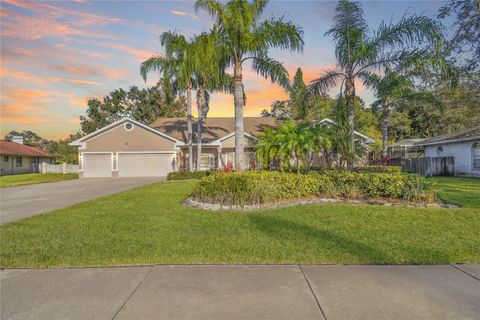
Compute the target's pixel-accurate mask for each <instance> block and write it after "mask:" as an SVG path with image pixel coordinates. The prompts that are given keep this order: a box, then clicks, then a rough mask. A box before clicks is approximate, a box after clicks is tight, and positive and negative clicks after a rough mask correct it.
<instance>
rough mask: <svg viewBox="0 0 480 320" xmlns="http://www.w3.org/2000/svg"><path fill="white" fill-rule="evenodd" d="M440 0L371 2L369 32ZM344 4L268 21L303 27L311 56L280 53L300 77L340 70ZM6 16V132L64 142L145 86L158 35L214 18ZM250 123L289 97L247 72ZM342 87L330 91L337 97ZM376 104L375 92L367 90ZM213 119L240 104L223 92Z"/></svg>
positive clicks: (10, 12)
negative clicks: (120, 95) (103, 104)
mask: <svg viewBox="0 0 480 320" xmlns="http://www.w3.org/2000/svg"><path fill="white" fill-rule="evenodd" d="M443 4H444V2H440V1H425V2H420V1H412V2H407V1H381V2H376V1H369V2H364V3H363V8H364V10H365V13H366V18H367V20H368V23H369V25H370V26H373V27H376V26H378V24H379V23H380V22H381V21H382V20H387V21H389V20H391V19H393V21H396V20H398V19H399V18H400V17H401V16H402V15H403V14H405V12H407V13H420V12H421V13H424V14H425V15H428V16H435V15H436V12H437V10H438V8H440V7H441V6H442V5H443ZM335 5H336V3H335V2H324V1H272V2H271V3H270V4H269V6H268V7H267V10H266V12H265V13H264V17H265V18H269V17H271V16H275V17H281V16H284V18H285V19H287V20H291V21H293V22H294V23H295V24H298V25H299V26H301V27H302V28H303V30H304V36H305V37H304V39H305V49H304V52H303V54H301V53H290V52H285V51H271V55H272V56H273V57H275V58H276V59H278V60H279V61H281V62H283V63H284V64H285V66H286V67H287V69H288V70H289V72H290V75H291V76H292V77H293V73H294V72H295V69H296V68H297V67H299V66H300V67H302V69H303V71H304V75H305V79H306V80H307V81H310V80H312V79H313V78H315V77H317V76H318V75H319V74H321V72H322V71H323V70H325V68H334V67H335V58H334V48H333V44H332V42H331V39H329V38H327V37H325V36H324V33H325V31H326V30H327V29H328V28H329V26H330V25H331V24H332V18H333V16H334V8H335ZM0 9H1V22H0V28H1V69H0V75H1V135H2V137H3V135H5V134H6V133H7V132H9V131H10V130H12V129H15V130H25V129H26V130H32V131H34V132H36V133H38V134H40V135H41V136H42V137H44V138H49V139H58V138H64V137H66V136H67V135H68V134H69V133H72V132H74V131H76V130H78V129H79V116H80V115H82V114H83V113H84V112H85V109H86V101H87V100H88V99H89V98H93V97H96V98H102V97H103V96H104V95H105V94H107V93H108V92H110V91H112V90H114V89H116V88H126V89H127V88H128V87H129V86H131V85H137V86H139V87H145V86H149V85H152V84H153V83H155V82H156V81H157V80H158V75H157V74H151V75H150V77H149V79H148V80H149V81H148V82H147V83H144V82H143V80H142V79H141V77H140V75H139V65H140V63H141V62H142V61H143V60H145V59H147V58H148V57H150V56H151V55H153V54H160V53H162V47H161V45H160V43H159V42H158V36H159V35H160V34H161V33H162V32H164V31H168V30H172V31H177V32H180V33H183V34H186V35H193V34H195V33H200V32H202V31H207V30H208V29H209V28H210V26H211V24H212V20H211V19H210V17H208V16H207V15H206V14H204V13H199V14H198V15H197V14H195V11H194V9H193V2H191V1H177V2H166V1H120V2H113V1H89V0H78V1H68V2H67V1H48V2H47V1H45V2H43V1H42V2H40V1H37V2H29V1H18V0H3V1H1V4H0ZM244 82H245V89H246V94H247V99H248V101H247V106H246V109H245V115H246V116H255V115H259V112H260V110H262V109H264V108H268V107H269V106H270V104H271V103H272V102H273V101H274V100H277V99H282V98H284V97H286V94H285V93H284V92H283V90H282V89H281V88H280V87H279V86H277V85H272V84H270V83H269V82H268V81H266V80H264V79H262V78H261V77H260V76H257V75H255V74H254V73H253V72H251V70H249V68H245V74H244ZM337 91H338V90H333V91H332V92H331V93H332V95H335V94H336V93H337ZM357 93H358V95H359V96H361V97H363V98H364V99H365V100H366V101H367V102H371V101H372V94H371V92H369V91H368V90H366V89H364V88H362V87H361V86H360V87H358V88H357ZM210 110H211V111H210V113H209V116H211V117H214V116H233V98H232V97H231V96H229V95H222V94H215V95H214V96H213V97H212V101H211V107H210Z"/></svg>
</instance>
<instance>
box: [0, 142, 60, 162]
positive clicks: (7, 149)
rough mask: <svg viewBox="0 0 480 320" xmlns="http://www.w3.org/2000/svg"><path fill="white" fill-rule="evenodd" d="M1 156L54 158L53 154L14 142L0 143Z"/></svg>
mask: <svg viewBox="0 0 480 320" xmlns="http://www.w3.org/2000/svg"><path fill="white" fill-rule="evenodd" d="M0 154H2V155H11V156H29V157H45V158H54V157H55V156H54V155H52V154H51V153H48V152H46V151H43V150H42V149H39V148H35V147H32V146H26V145H23V144H20V143H16V142H12V141H3V140H1V141H0Z"/></svg>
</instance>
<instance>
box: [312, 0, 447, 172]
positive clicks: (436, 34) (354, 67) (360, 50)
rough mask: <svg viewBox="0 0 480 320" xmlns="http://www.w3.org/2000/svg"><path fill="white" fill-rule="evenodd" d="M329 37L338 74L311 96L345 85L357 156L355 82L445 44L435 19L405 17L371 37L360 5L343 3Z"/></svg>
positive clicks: (326, 77) (315, 85) (318, 83)
mask: <svg viewBox="0 0 480 320" xmlns="http://www.w3.org/2000/svg"><path fill="white" fill-rule="evenodd" d="M326 35H329V36H332V38H333V40H334V42H335V56H336V59H337V66H338V70H328V71H327V72H325V74H323V75H322V76H321V77H319V78H318V79H315V80H313V81H312V83H311V85H310V92H311V93H312V94H317V95H318V94H319V93H325V92H326V90H327V89H328V88H330V87H332V86H335V85H337V84H338V83H340V84H341V91H342V90H343V94H344V96H345V99H346V103H347V124H348V127H347V141H346V146H347V148H348V149H349V150H350V151H348V152H349V153H350V154H352V155H354V154H355V151H354V136H353V131H354V120H355V113H354V102H355V80H357V79H359V80H364V79H366V78H368V77H370V76H371V75H372V73H373V72H374V71H382V70H384V69H385V68H388V67H392V66H396V65H399V64H402V63H405V62H406V61H409V60H413V59H414V58H416V59H418V57H419V56H421V55H423V54H426V53H427V51H428V50H429V49H431V48H436V45H437V43H438V42H439V41H440V40H441V31H440V27H439V24H438V23H437V22H435V21H434V20H433V19H430V18H427V17H425V16H422V15H411V16H406V15H405V16H403V17H402V18H401V19H400V21H399V22H398V23H396V24H393V23H389V24H386V23H384V22H382V23H381V24H380V26H379V28H378V29H377V31H375V32H373V33H372V34H369V29H368V25H367V22H366V20H365V18H364V17H363V10H362V8H361V7H360V5H359V4H358V3H357V2H351V1H348V0H340V1H339V2H338V4H337V7H336V15H335V18H334V24H333V26H332V28H331V29H330V30H328V31H327V32H326ZM420 47H422V48H420ZM412 48H413V49H412ZM353 162H354V158H353V157H349V158H348V159H347V167H348V169H349V170H351V169H353Z"/></svg>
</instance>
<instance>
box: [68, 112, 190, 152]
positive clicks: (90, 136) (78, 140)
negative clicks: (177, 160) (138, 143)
mask: <svg viewBox="0 0 480 320" xmlns="http://www.w3.org/2000/svg"><path fill="white" fill-rule="evenodd" d="M127 121H128V122H131V123H133V124H135V125H137V126H139V127H141V128H144V129H145V130H148V131H150V132H152V133H154V134H157V135H159V136H162V137H164V138H167V139H169V140H171V141H172V142H175V143H176V144H177V145H183V142H182V141H179V140H177V139H176V138H174V137H172V136H170V135H167V134H165V133H164V132H161V131H158V130H156V129H155V128H152V127H149V126H147V125H145V124H143V123H141V122H138V121H136V120H133V119H130V118H128V117H126V118H122V119H120V120H118V121H116V122H114V123H111V124H109V125H107V126H105V127H103V128H100V129H98V130H96V131H94V132H92V133H89V134H87V135H86V136H83V137H81V138H80V139H77V140H75V141H73V142H70V143H69V145H71V146H82V144H83V143H84V142H85V141H87V140H89V139H91V138H93V137H96V136H98V135H99V134H101V133H103V132H105V131H108V130H110V129H113V128H115V127H117V126H119V125H121V124H122V123H125V122H127Z"/></svg>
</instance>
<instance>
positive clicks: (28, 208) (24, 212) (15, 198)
mask: <svg viewBox="0 0 480 320" xmlns="http://www.w3.org/2000/svg"><path fill="white" fill-rule="evenodd" d="M161 180H163V179H162V178H85V179H76V180H66V181H59V182H50V183H41V184H32V185H27V186H18V187H11V188H2V189H0V224H3V223H7V222H10V221H15V220H19V219H23V218H27V217H31V216H34V215H38V214H41V213H43V212H48V211H52V210H55V209H60V208H64V207H68V206H71V205H73V204H76V203H80V202H84V201H88V200H92V199H96V198H99V197H102V196H106V195H109V194H113V193H117V192H121V191H125V190H128V189H132V188H135V187H139V186H143V185H146V184H150V183H153V182H157V181H161Z"/></svg>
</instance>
